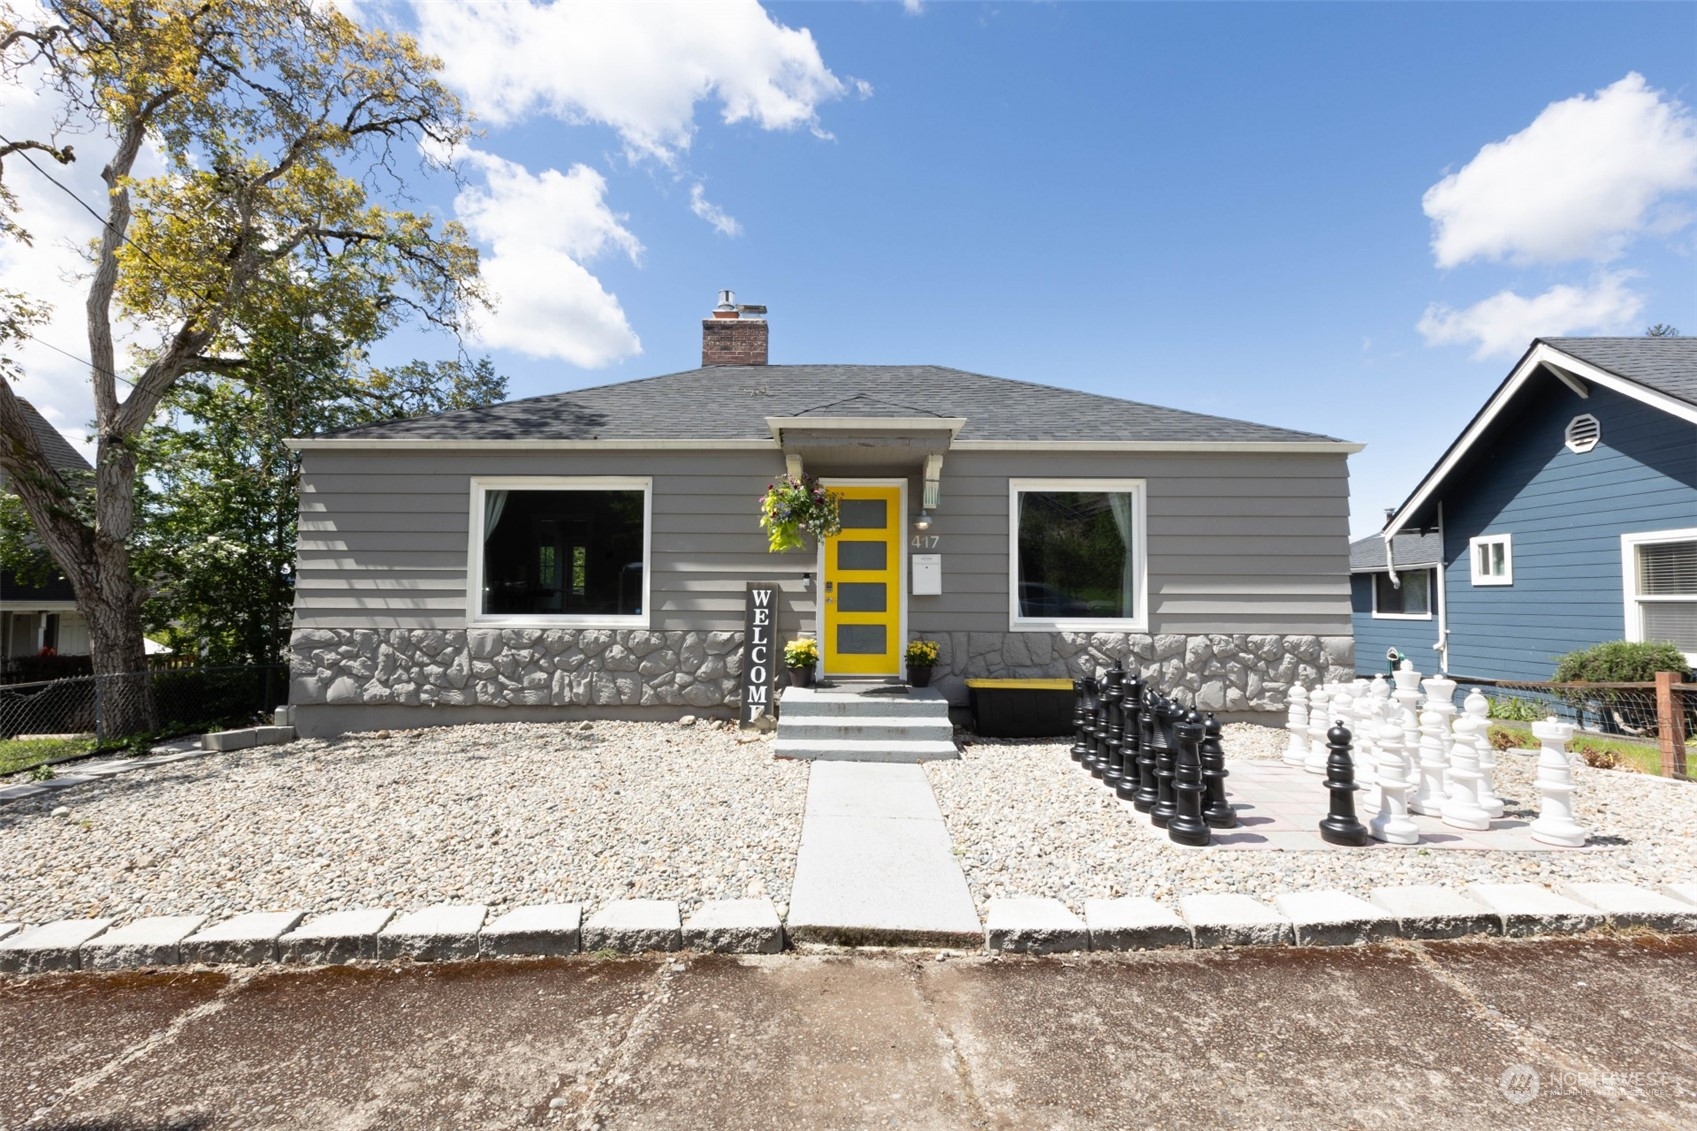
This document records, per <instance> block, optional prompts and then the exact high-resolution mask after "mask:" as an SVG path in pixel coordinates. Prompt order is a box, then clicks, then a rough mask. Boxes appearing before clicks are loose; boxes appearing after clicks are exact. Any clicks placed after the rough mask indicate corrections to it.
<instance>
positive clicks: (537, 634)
mask: <svg viewBox="0 0 1697 1131" xmlns="http://www.w3.org/2000/svg"><path fill="white" fill-rule="evenodd" d="M915 635H923V634H922V633H916V634H915ZM937 639H938V640H939V642H940V643H941V644H942V658H941V662H940V664H939V665H938V667H937V669H936V671H935V672H934V673H933V674H934V677H936V678H942V677H947V676H960V677H994V678H1015V677H1037V676H1065V677H1076V676H1080V675H1094V674H1095V673H1096V672H1097V671H1098V670H1099V669H1102V668H1106V667H1110V666H1112V664H1113V662H1114V661H1115V660H1117V659H1123V660H1124V661H1125V663H1126V666H1127V667H1128V668H1138V669H1141V670H1142V671H1143V672H1145V673H1146V674H1147V675H1149V676H1150V677H1151V678H1152V679H1154V681H1155V683H1156V685H1157V686H1158V687H1159V688H1160V689H1161V690H1162V691H1163V692H1165V693H1167V694H1174V693H1189V694H1191V695H1194V696H1195V698H1196V702H1197V705H1198V706H1199V707H1201V708H1202V709H1204V710H1213V711H1242V712H1276V711H1284V710H1285V709H1286V702H1285V695H1286V693H1287V692H1288V691H1289V690H1290V687H1291V686H1292V685H1293V684H1295V683H1301V684H1303V685H1304V686H1312V685H1314V684H1318V683H1324V682H1337V681H1348V680H1353V679H1354V678H1355V664H1354V641H1353V640H1352V638H1351V637H1348V636H1277V635H1245V634H1236V635H1226V634H1212V633H1211V634H1206V635H1193V636H1183V635H1177V634H1155V635H1148V634H1138V633H1114V632H1097V633H1074V632H1056V633H1045V632H951V633H944V634H940V635H938V637H937ZM741 646H742V633H741V632H700V631H672V632H657V631H648V630H644V629H630V630H624V629H620V630H614V629H564V628H554V629H539V628H504V629H327V628H313V629H301V630H298V631H296V632H295V634H294V637H293V640H292V642H291V655H292V659H291V664H290V675H291V686H290V698H289V701H290V703H292V704H294V705H296V706H316V705H321V704H328V705H342V704H346V705H350V706H379V705H395V706H402V707H414V706H432V705H440V706H449V707H599V708H616V707H645V708H658V707H674V708H685V707H689V708H697V709H700V710H710V709H713V708H729V707H734V706H735V705H736V704H737V703H738V702H739V700H740V698H741V692H740V689H739V687H738V682H737V677H738V676H739V675H740V674H741V671H742V647H741ZM442 721H444V722H447V721H451V720H449V719H443V720H442Z"/></svg>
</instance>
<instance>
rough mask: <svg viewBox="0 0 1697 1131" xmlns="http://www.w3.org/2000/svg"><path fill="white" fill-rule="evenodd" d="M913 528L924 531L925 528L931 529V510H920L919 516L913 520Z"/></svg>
mask: <svg viewBox="0 0 1697 1131" xmlns="http://www.w3.org/2000/svg"><path fill="white" fill-rule="evenodd" d="M913 528H914V529H915V530H922V531H923V530H930V529H931V512H930V511H928V510H921V511H920V512H919V517H918V518H916V519H914V520H913Z"/></svg>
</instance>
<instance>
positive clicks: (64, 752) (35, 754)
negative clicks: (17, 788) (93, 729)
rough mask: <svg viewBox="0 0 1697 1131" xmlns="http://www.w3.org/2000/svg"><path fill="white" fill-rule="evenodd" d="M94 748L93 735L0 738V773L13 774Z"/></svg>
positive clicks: (84, 752)
mask: <svg viewBox="0 0 1697 1131" xmlns="http://www.w3.org/2000/svg"><path fill="white" fill-rule="evenodd" d="M93 749H94V736H93V735H91V734H90V735H82V736H80V737H77V738H3V739H0V774H15V773H17V772H18V771H19V770H28V769H31V768H32V767H35V766H40V765H44V764H46V763H48V762H53V761H56V760H58V759H60V758H72V757H75V756H76V755H78V754H87V753H88V752H89V751H91V750H93Z"/></svg>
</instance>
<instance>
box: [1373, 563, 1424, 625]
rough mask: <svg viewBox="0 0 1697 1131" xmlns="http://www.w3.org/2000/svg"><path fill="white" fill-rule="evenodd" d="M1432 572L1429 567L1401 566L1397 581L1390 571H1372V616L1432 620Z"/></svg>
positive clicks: (1377, 618)
mask: <svg viewBox="0 0 1697 1131" xmlns="http://www.w3.org/2000/svg"><path fill="white" fill-rule="evenodd" d="M1432 574H1433V571H1432V570H1429V569H1399V570H1397V575H1396V576H1397V582H1399V583H1400V584H1398V583H1393V582H1392V581H1391V575H1390V574H1389V573H1375V574H1374V575H1373V617H1374V619H1376V620H1431V619H1432Z"/></svg>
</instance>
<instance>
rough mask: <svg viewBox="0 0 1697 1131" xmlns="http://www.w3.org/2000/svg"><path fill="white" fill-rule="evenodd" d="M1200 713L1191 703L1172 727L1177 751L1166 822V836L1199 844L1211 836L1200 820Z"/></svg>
mask: <svg viewBox="0 0 1697 1131" xmlns="http://www.w3.org/2000/svg"><path fill="white" fill-rule="evenodd" d="M1203 730H1204V726H1203V722H1202V716H1201V715H1199V714H1197V712H1196V708H1195V707H1194V706H1193V707H1191V708H1190V710H1188V711H1186V712H1185V714H1184V718H1183V719H1182V720H1180V722H1179V723H1178V725H1177V726H1175V727H1174V728H1173V733H1174V735H1175V736H1176V737H1177V738H1178V753H1177V756H1176V758H1175V759H1174V766H1173V815H1172V818H1171V819H1170V820H1169V821H1168V822H1167V837H1168V839H1169V840H1171V841H1172V842H1173V843H1174V844H1187V845H1190V846H1191V847H1193V848H1200V847H1201V846H1203V845H1205V844H1207V843H1208V841H1209V840H1210V839H1211V837H1210V834H1209V832H1208V826H1207V825H1206V824H1204V823H1203V821H1202V794H1203V793H1204V792H1205V790H1204V787H1203V785H1202V735H1203Z"/></svg>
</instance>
